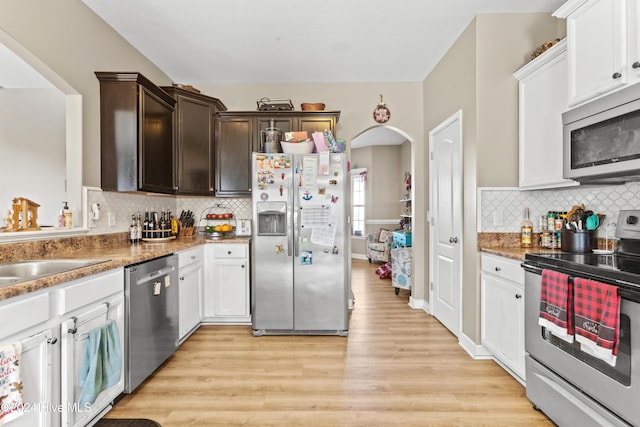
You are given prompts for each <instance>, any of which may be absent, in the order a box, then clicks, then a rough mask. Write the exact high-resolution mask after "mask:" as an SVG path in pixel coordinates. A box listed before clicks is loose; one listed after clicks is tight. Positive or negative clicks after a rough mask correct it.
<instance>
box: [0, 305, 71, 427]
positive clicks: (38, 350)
mask: <svg viewBox="0 0 640 427" xmlns="http://www.w3.org/2000/svg"><path fill="white" fill-rule="evenodd" d="M51 306H52V304H51V298H50V295H49V293H46V292H45V293H40V294H38V295H28V296H24V297H18V298H16V299H15V300H14V299H11V300H6V301H3V302H2V304H0V325H1V326H0V346H3V347H4V346H9V345H11V344H17V343H20V344H21V345H22V352H21V358H20V369H21V378H22V391H23V397H24V404H25V407H24V412H23V414H22V415H20V416H18V417H17V418H15V419H13V420H12V421H9V422H5V423H4V424H3V425H5V426H9V427H23V426H24V427H34V426H58V425H60V411H59V410H58V408H59V406H60V391H59V390H60V345H59V341H60V325H59V324H58V323H57V322H56V320H55V318H53V316H52V315H51V314H52V313H51ZM6 404H7V402H3V405H6ZM3 410H6V408H5V407H4V406H3Z"/></svg>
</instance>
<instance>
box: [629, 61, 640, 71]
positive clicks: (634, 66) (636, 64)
mask: <svg viewBox="0 0 640 427" xmlns="http://www.w3.org/2000/svg"><path fill="white" fill-rule="evenodd" d="M631 68H633V69H634V70H635V69H636V68H640V62H638V61H636V62H634V63H633V64H631Z"/></svg>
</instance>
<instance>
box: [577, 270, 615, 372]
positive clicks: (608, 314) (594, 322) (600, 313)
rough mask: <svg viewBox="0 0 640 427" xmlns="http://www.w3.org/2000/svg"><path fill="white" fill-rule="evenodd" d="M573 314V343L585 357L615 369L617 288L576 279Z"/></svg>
mask: <svg viewBox="0 0 640 427" xmlns="http://www.w3.org/2000/svg"><path fill="white" fill-rule="evenodd" d="M573 285H574V288H575V301H574V311H575V316H576V317H575V319H576V341H577V342H579V343H580V349H581V350H582V351H584V352H585V353H588V354H591V355H592V356H594V357H597V358H599V359H602V360H604V361H605V362H607V363H608V364H609V365H611V366H615V365H616V355H617V354H618V336H619V333H620V295H618V288H617V286H612V285H607V284H606V283H600V282H595V281H593V280H588V279H582V278H579V277H576V278H575V279H573Z"/></svg>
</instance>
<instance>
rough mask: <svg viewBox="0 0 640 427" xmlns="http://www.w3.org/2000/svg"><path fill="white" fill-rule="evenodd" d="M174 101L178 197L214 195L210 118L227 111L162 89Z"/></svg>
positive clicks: (206, 99)
mask: <svg viewBox="0 0 640 427" xmlns="http://www.w3.org/2000/svg"><path fill="white" fill-rule="evenodd" d="M160 88H161V89H162V90H164V91H165V92H167V93H168V94H169V95H171V96H172V97H173V98H174V99H175V100H176V107H175V112H174V124H175V134H174V138H175V146H176V156H177V158H176V179H177V193H178V194H193V195H204V196H207V195H213V194H214V193H215V186H214V178H215V156H214V149H215V146H214V138H213V135H214V127H213V118H214V115H215V114H216V113H217V112H218V111H226V109H227V107H225V106H224V104H223V103H222V102H221V101H220V100H219V99H217V98H212V97H210V96H206V95H202V94H200V93H196V92H193V91H190V90H185V89H181V88H178V87H175V86H161V87H160Z"/></svg>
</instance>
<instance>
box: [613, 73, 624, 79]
mask: <svg viewBox="0 0 640 427" xmlns="http://www.w3.org/2000/svg"><path fill="white" fill-rule="evenodd" d="M611 77H612V78H613V79H614V80H617V79H619V78H620V77H622V74H620V73H613V75H612V76H611Z"/></svg>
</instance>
